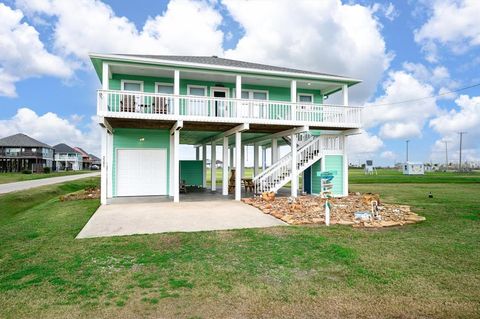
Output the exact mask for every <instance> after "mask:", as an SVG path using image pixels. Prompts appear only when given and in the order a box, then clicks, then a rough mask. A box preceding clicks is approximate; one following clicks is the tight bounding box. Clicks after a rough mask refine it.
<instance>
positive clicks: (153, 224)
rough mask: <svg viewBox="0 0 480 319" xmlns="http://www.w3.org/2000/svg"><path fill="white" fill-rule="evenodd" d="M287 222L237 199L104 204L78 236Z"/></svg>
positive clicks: (161, 231)
mask: <svg viewBox="0 0 480 319" xmlns="http://www.w3.org/2000/svg"><path fill="white" fill-rule="evenodd" d="M282 225H287V224H286V223H284V222H283V221H281V220H279V219H276V218H275V217H273V216H271V215H267V214H264V213H262V212H261V211H260V210H258V209H256V208H255V207H252V206H250V205H247V204H244V203H242V202H237V201H210V202H183V203H182V202H180V203H172V202H156V203H124V204H119V203H117V204H110V205H102V206H100V207H99V208H98V210H97V211H96V212H95V214H94V215H93V216H92V218H90V220H89V221H88V223H87V224H86V225H85V227H84V228H83V229H82V231H81V232H80V233H79V234H78V236H77V238H92V237H107V236H123V235H134V234H156V233H165V232H193V231H209V230H227V229H239V228H258V227H271V226H282Z"/></svg>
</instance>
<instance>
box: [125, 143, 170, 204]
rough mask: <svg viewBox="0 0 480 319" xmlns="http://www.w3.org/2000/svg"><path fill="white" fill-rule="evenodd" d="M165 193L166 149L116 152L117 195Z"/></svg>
mask: <svg viewBox="0 0 480 319" xmlns="http://www.w3.org/2000/svg"><path fill="white" fill-rule="evenodd" d="M148 195H167V151H166V149H131V150H118V152H117V196H148Z"/></svg>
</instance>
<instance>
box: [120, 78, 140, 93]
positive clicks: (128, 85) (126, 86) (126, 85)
mask: <svg viewBox="0 0 480 319" xmlns="http://www.w3.org/2000/svg"><path fill="white" fill-rule="evenodd" d="M122 90H123V91H136V92H138V91H140V92H142V91H143V82H142V81H133V80H122Z"/></svg>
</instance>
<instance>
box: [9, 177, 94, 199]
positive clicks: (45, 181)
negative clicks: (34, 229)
mask: <svg viewBox="0 0 480 319" xmlns="http://www.w3.org/2000/svg"><path fill="white" fill-rule="evenodd" d="M95 176H100V173H99V172H95V173H85V174H76V175H67V176H59V177H47V178H41V179H34V180H31V181H22V182H13V183H6V184H0V194H6V193H10V192H16V191H21V190H25V189H30V188H34V187H40V186H45V185H52V184H58V183H63V182H69V181H74V180H76V179H82V178H87V177H95Z"/></svg>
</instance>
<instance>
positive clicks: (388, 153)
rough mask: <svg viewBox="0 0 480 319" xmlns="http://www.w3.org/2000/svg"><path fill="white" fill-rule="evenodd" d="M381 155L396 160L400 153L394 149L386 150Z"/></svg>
mask: <svg viewBox="0 0 480 319" xmlns="http://www.w3.org/2000/svg"><path fill="white" fill-rule="evenodd" d="M380 157H381V158H384V159H387V160H395V159H396V158H397V157H398V154H397V153H395V152H392V151H384V152H382V154H380Z"/></svg>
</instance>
